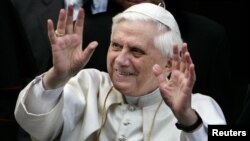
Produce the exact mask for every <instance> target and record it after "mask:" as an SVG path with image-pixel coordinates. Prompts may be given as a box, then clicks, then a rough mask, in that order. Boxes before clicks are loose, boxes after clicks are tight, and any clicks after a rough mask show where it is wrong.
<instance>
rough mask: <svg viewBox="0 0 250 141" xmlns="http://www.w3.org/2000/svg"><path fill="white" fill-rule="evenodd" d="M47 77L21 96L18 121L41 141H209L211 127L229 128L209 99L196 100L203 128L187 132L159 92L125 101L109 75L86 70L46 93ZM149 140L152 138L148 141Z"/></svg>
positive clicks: (36, 82) (194, 101)
mask: <svg viewBox="0 0 250 141" xmlns="http://www.w3.org/2000/svg"><path fill="white" fill-rule="evenodd" d="M41 79H42V76H39V77H37V78H36V79H34V80H33V81H32V82H31V83H30V84H29V85H28V86H26V88H24V89H23V90H22V91H21V92H20V94H19V98H18V101H17V104H16V109H15V117H16V120H17V122H18V123H19V124H20V125H21V127H22V128H23V129H25V130H26V131H27V132H28V133H29V134H30V135H31V136H33V137H34V138H37V139H39V140H46V141H48V140H53V139H55V138H56V137H57V138H59V139H60V140H61V141H94V140H96V138H97V137H98V138H99V141H149V140H150V141H207V136H208V135H207V125H208V124H226V122H225V118H224V115H223V113H222V111H221V109H220V107H219V106H218V104H217V103H216V102H215V101H214V100H213V99H212V98H211V97H209V96H205V95H202V94H193V95H192V108H194V109H195V110H196V111H197V112H198V113H199V115H200V116H201V118H202V120H203V125H202V126H201V127H200V128H198V129H196V130H195V131H193V132H190V133H187V132H184V131H181V130H179V129H177V128H176V126H175V123H176V122H177V120H176V118H175V117H174V115H173V113H172V111H171V110H170V108H169V107H168V106H167V105H166V104H165V103H164V102H162V97H161V95H160V92H159V89H156V90H155V91H153V92H152V93H150V94H148V95H145V96H141V97H125V96H122V95H121V93H119V92H118V91H117V90H116V89H115V88H113V86H112V82H111V80H110V77H109V75H108V74H107V73H105V72H100V71H98V70H95V69H84V70H82V71H80V72H79V73H78V74H77V75H76V76H74V77H73V78H71V79H70V81H69V82H68V83H67V84H66V85H65V86H64V87H63V88H58V89H54V90H44V88H43V86H42V81H41ZM149 137H150V139H149Z"/></svg>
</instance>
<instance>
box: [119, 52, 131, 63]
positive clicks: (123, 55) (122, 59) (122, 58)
mask: <svg viewBox="0 0 250 141" xmlns="http://www.w3.org/2000/svg"><path fill="white" fill-rule="evenodd" d="M116 62H117V63H118V65H120V66H128V65H129V64H130V60H129V53H128V52H127V51H125V50H122V51H121V52H120V53H119V54H118V56H117V58H116Z"/></svg>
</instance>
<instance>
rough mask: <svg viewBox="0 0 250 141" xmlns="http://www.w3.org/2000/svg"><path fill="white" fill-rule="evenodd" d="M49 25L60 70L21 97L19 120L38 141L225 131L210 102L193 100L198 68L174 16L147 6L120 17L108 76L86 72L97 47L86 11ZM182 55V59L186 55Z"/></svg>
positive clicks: (181, 140)
mask: <svg viewBox="0 0 250 141" xmlns="http://www.w3.org/2000/svg"><path fill="white" fill-rule="evenodd" d="M72 11H73V8H72V7H69V8H68V12H67V14H66V11H65V10H61V11H60V14H59V21H58V24H57V30H56V31H54V27H53V22H52V21H51V20H48V35H49V39H50V42H51V46H52V53H53V67H52V68H51V69H50V70H49V71H47V72H46V73H44V74H42V75H41V76H38V77H37V78H36V79H34V80H33V81H32V82H31V83H30V84H29V85H28V86H27V87H26V88H25V89H24V90H23V91H22V92H21V93H20V95H19V98H18V101H17V105H16V110H15V116H16V119H17V121H18V123H19V124H20V125H21V126H22V127H23V128H24V129H25V130H26V131H27V132H28V133H29V134H30V135H31V136H32V137H34V138H36V139H38V140H54V139H56V138H58V139H60V140H63V141H76V140H88V141H92V140H101V141H113V140H118V141H125V140H131V141H139V140H145V141H151V140H155V141H156V140H157V141H165V140H171V141H185V140H194V141H196V140H197V141H202V140H207V125H208V124H225V119H224V116H223V113H222V111H221V109H220V107H219V106H218V105H217V103H216V102H215V101H214V100H213V99H212V98H210V97H208V96H204V95H201V94H193V95H192V88H193V85H194V83H195V71H194V64H193V63H192V60H191V57H190V54H189V52H188V49H187V45H186V44H185V43H182V40H181V35H180V32H179V28H178V25H177V23H176V21H175V19H174V17H173V16H172V15H171V14H170V13H169V12H168V11H166V10H165V9H164V8H162V7H160V6H157V5H154V4H150V3H143V4H138V5H135V6H132V7H130V8H128V9H127V10H125V11H124V12H122V13H121V14H118V15H117V16H115V17H114V18H113V26H112V33H111V43H110V47H109V50H108V54H107V68H108V73H105V72H100V71H98V70H96V69H82V68H83V67H84V66H85V65H86V64H87V62H88V60H89V59H90V57H91V55H92V53H93V52H94V49H95V48H96V46H97V44H98V43H97V42H95V41H94V42H91V43H90V44H89V45H88V46H87V47H86V48H85V50H83V51H82V49H81V45H82V40H81V39H82V30H83V22H84V12H83V10H82V9H81V10H80V11H79V14H78V17H77V20H76V22H75V24H73V22H72V13H73V12H72ZM180 50H181V52H180Z"/></svg>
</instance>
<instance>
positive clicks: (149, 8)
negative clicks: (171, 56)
mask: <svg viewBox="0 0 250 141" xmlns="http://www.w3.org/2000/svg"><path fill="white" fill-rule="evenodd" d="M130 12H131V13H132V12H135V13H139V14H142V15H145V16H148V17H150V18H152V19H154V20H156V21H158V22H160V23H162V24H163V25H166V26H167V27H169V28H170V30H172V31H173V32H176V33H177V34H178V35H180V30H179V27H178V24H177V22H176V20H175V18H174V16H173V15H172V14H171V13H170V12H169V11H167V10H166V9H165V8H163V7H161V6H157V5H155V4H152V3H141V4H136V5H133V6H131V7H129V8H128V9H127V10H125V11H124V12H123V13H130Z"/></svg>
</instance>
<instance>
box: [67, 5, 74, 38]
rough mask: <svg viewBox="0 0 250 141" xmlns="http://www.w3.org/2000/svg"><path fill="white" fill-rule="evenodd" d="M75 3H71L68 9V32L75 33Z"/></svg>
mask: <svg viewBox="0 0 250 141" xmlns="http://www.w3.org/2000/svg"><path fill="white" fill-rule="evenodd" d="M73 10H74V8H73V5H70V6H69V7H68V10H67V17H66V33H69V34H71V33H73Z"/></svg>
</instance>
